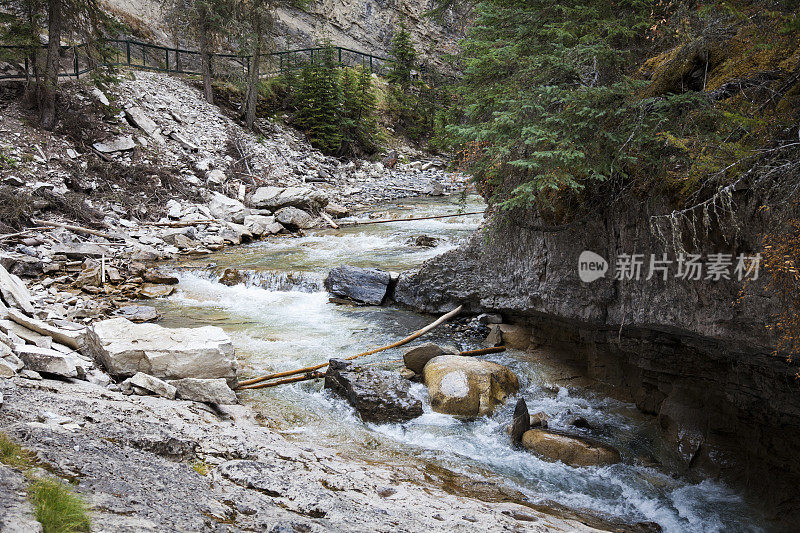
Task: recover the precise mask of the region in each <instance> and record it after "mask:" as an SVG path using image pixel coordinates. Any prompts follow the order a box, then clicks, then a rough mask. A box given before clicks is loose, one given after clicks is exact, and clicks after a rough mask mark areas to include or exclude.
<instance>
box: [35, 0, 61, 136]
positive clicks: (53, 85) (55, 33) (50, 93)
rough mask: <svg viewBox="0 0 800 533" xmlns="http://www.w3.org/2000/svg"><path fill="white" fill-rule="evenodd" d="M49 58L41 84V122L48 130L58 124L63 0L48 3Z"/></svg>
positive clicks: (39, 95)
mask: <svg viewBox="0 0 800 533" xmlns="http://www.w3.org/2000/svg"><path fill="white" fill-rule="evenodd" d="M47 16H48V28H47V30H48V35H47V39H48V42H47V60H46V62H45V67H44V79H43V80H42V83H40V84H39V91H38V103H39V124H40V125H41V126H42V127H43V128H44V129H46V130H52V129H53V128H54V127H55V125H56V90H57V89H58V71H59V69H60V67H61V22H62V21H61V17H62V13H61V0H49V1H48V5H47Z"/></svg>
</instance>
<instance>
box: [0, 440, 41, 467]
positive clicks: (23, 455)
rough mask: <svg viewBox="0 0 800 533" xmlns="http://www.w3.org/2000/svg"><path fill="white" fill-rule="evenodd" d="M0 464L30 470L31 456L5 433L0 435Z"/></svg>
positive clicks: (31, 464)
mask: <svg viewBox="0 0 800 533" xmlns="http://www.w3.org/2000/svg"><path fill="white" fill-rule="evenodd" d="M0 463H3V464H4V465H8V466H13V467H15V468H30V467H31V466H33V454H31V452H29V451H28V450H26V449H25V448H23V447H22V446H20V445H19V444H17V443H16V442H14V441H13V440H11V439H10V438H9V437H8V435H6V434H5V433H0Z"/></svg>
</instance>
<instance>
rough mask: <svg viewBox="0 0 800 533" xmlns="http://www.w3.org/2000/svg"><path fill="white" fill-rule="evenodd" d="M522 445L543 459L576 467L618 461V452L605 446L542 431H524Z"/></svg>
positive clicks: (608, 463)
mask: <svg viewBox="0 0 800 533" xmlns="http://www.w3.org/2000/svg"><path fill="white" fill-rule="evenodd" d="M522 445H523V446H524V447H525V448H527V449H528V450H530V451H532V452H534V453H535V454H536V455H539V456H541V457H542V458H544V459H547V460H550V461H561V462H562V463H564V464H568V465H570V466H576V467H578V466H602V465H611V464H615V463H618V462H619V461H620V456H619V452H618V451H617V450H616V449H614V448H612V447H611V446H608V445H607V444H602V443H599V442H596V441H594V440H591V439H587V438H584V437H576V436H571V435H564V434H562V433H556V432H553V431H546V430H543V429H529V430H528V431H526V432H525V434H524V435H522Z"/></svg>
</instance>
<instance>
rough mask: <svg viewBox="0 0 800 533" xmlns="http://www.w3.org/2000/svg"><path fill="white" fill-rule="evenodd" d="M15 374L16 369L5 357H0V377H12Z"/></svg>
mask: <svg viewBox="0 0 800 533" xmlns="http://www.w3.org/2000/svg"><path fill="white" fill-rule="evenodd" d="M16 375H17V370H16V369H15V368H14V367H13V366H11V364H10V363H8V362H6V360H5V359H0V378H13V377H14V376H16Z"/></svg>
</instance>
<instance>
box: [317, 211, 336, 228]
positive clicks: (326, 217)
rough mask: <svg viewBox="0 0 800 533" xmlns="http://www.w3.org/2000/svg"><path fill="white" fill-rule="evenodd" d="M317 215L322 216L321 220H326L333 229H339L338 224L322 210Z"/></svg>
mask: <svg viewBox="0 0 800 533" xmlns="http://www.w3.org/2000/svg"><path fill="white" fill-rule="evenodd" d="M319 216H320V217H322V220H324V221H325V222H327V223H328V225H329V226H330V227H332V228H333V229H339V224H337V223H336V222H334V221H333V219H332V218H331V217H330V215H329V214H328V213H326V212H324V211H322V212H320V214H319Z"/></svg>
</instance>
